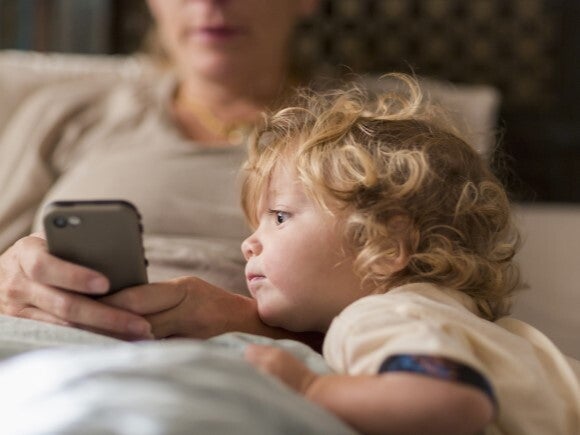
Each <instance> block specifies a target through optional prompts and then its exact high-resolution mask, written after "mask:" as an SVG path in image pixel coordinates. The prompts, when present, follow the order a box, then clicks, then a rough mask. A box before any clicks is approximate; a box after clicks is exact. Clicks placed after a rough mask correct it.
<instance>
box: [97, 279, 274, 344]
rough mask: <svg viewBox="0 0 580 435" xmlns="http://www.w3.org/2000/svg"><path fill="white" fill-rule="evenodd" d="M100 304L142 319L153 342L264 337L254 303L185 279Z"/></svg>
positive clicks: (122, 294)
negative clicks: (227, 334) (233, 333)
mask: <svg viewBox="0 0 580 435" xmlns="http://www.w3.org/2000/svg"><path fill="white" fill-rule="evenodd" d="M102 301H103V302H104V303H106V304H108V305H111V306H114V307H117V308H120V309H122V310H127V311H131V312H133V313H135V314H138V315H140V316H143V317H144V318H145V319H147V321H148V322H149V323H150V325H151V328H152V332H153V335H154V336H155V337H156V338H166V337H191V338H209V337H213V336H216V335H219V334H222V333H225V332H231V331H244V332H250V333H256V334H260V333H266V332H267V329H268V328H269V327H267V326H266V325H264V324H263V323H262V322H261V321H260V320H259V317H258V314H257V309H256V304H255V301H254V300H253V299H251V298H248V297H244V296H240V295H238V294H235V293H231V292H229V291H227V290H224V289H221V288H219V287H216V286H214V285H212V284H209V283H207V282H205V281H203V280H201V279H199V278H196V277H193V276H187V277H182V278H176V279H173V280H170V281H165V282H159V283H154V284H145V285H141V286H136V287H132V288H128V289H125V290H122V291H120V292H118V293H115V294H113V295H111V296H107V297H105V298H103V299H102Z"/></svg>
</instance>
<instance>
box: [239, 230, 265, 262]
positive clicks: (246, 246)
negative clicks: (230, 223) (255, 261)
mask: <svg viewBox="0 0 580 435" xmlns="http://www.w3.org/2000/svg"><path fill="white" fill-rule="evenodd" d="M261 250H262V245H261V244H260V242H259V240H258V238H257V237H256V233H255V232H254V233H252V234H251V235H250V236H249V237H248V238H247V239H246V240H244V241H243V242H242V254H244V258H245V259H246V261H247V260H249V259H250V258H251V257H254V256H256V255H259V254H260V252H261Z"/></svg>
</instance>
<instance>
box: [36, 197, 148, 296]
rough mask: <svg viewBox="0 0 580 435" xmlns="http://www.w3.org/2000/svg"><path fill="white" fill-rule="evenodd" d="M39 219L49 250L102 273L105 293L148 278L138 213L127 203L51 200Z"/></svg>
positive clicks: (116, 201) (145, 280) (115, 201)
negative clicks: (105, 283) (104, 277)
mask: <svg viewBox="0 0 580 435" xmlns="http://www.w3.org/2000/svg"><path fill="white" fill-rule="evenodd" d="M43 224H44V231H45V234H46V241H47V244H48V250H49V252H50V253H51V254H52V255H55V256H57V257H59V258H62V259H63V260H66V261H70V262H72V263H76V264H80V265H82V266H86V267H88V268H90V269H93V270H96V271H98V272H101V273H102V274H104V275H105V276H106V277H107V278H108V279H109V282H110V291H109V293H113V292H116V291H118V290H121V289H123V288H126V287H132V286H135V285H140V284H146V283H147V260H146V258H145V251H144V249H143V241H142V233H143V226H142V224H141V216H140V214H139V212H138V211H137V208H136V207H135V206H134V205H133V204H131V203H130V202H128V201H123V200H99V201H56V202H52V203H50V204H48V205H47V206H46V208H45V211H44V218H43Z"/></svg>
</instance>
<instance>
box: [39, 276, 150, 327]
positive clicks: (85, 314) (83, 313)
mask: <svg viewBox="0 0 580 435" xmlns="http://www.w3.org/2000/svg"><path fill="white" fill-rule="evenodd" d="M30 286H31V287H30V289H29V292H30V304H31V305H33V306H35V307H36V308H38V309H39V310H41V311H44V312H46V313H48V315H50V316H53V317H57V318H59V319H61V320H62V321H64V322H67V323H70V324H74V325H76V326H79V327H82V328H93V329H98V330H101V331H106V332H107V333H108V334H116V335H124V336H130V337H133V338H151V326H150V325H149V323H148V322H147V321H146V320H145V319H144V318H142V317H141V316H138V315H135V314H133V313H130V312H128V311H124V310H121V309H118V308H115V307H111V306H108V305H105V304H103V303H101V302H99V301H97V300H93V299H91V298H88V297H85V296H82V295H78V294H76V293H72V292H68V291H64V290H59V289H56V288H53V287H50V286H46V285H43V284H39V283H31V284H30Z"/></svg>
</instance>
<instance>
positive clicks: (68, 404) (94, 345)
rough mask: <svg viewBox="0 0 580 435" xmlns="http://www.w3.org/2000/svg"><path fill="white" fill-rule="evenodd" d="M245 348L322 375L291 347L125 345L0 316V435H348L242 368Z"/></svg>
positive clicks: (225, 339) (226, 338) (237, 341)
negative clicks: (274, 350)
mask: <svg viewBox="0 0 580 435" xmlns="http://www.w3.org/2000/svg"><path fill="white" fill-rule="evenodd" d="M248 343H261V344H270V345H274V346H279V347H282V348H285V349H287V350H288V351H290V352H292V353H293V354H294V355H295V356H296V357H298V358H299V359H301V360H302V361H304V362H305V363H306V364H307V365H308V366H309V367H310V368H311V369H312V370H315V371H316V372H319V373H327V372H329V368H328V367H327V366H326V364H325V362H324V360H323V359H322V357H321V356H320V355H319V354H317V353H315V352H314V351H312V350H311V349H310V348H308V347H307V346H305V345H303V344H301V343H298V342H295V341H291V340H271V339H267V338H264V337H258V336H253V335H249V334H240V333H230V334H225V335H222V336H219V337H216V338H214V339H212V340H208V341H200V340H186V339H178V340H162V341H148V342H137V343H128V342H123V341H119V340H115V339H112V338H109V337H104V336H101V335H97V334H93V333H90V332H87V331H81V330H77V329H73V328H67V327H62V326H56V325H49V324H44V323H39V322H35V321H31V320H25V319H15V318H10V317H3V316H0V415H1V418H0V433H3V434H10V435H40V434H79V433H82V434H115V435H129V434H131V435H133V434H143V435H161V434H212V435H214V434H230V433H231V434H233V433H235V434H306V435H308V434H322V433H329V434H330V433H331V434H336V435H340V434H353V433H354V432H353V431H352V430H351V429H350V428H349V427H347V426H346V425H344V424H343V423H342V422H341V421H339V420H338V419H337V418H335V417H334V416H332V415H331V414H329V413H328V412H326V411H325V410H323V409H322V408H319V407H318V406H316V405H314V404H312V403H310V402H309V401H307V400H306V399H304V398H302V397H301V396H299V395H297V394H295V393H294V392H293V391H291V390H290V389H288V388H287V387H286V386H284V385H283V384H282V383H280V382H279V381H277V380H276V379H274V378H271V377H267V376H264V375H262V374H260V373H259V372H257V371H256V370H255V369H254V368H253V367H251V366H250V365H249V364H247V363H246V362H245V361H244V360H243V358H242V352H243V349H244V347H245V346H246V345H247V344H248Z"/></svg>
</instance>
